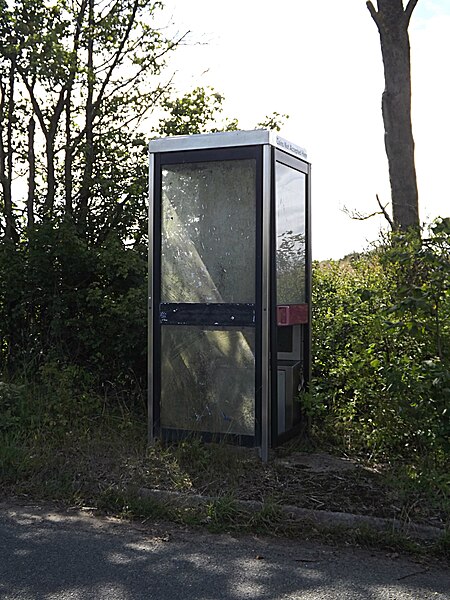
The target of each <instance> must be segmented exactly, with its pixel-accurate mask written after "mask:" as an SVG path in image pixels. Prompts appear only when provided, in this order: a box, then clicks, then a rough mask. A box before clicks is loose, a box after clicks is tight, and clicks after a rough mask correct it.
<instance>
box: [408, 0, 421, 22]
mask: <svg viewBox="0 0 450 600" xmlns="http://www.w3.org/2000/svg"><path fill="white" fill-rule="evenodd" d="M418 1H419V0H409V2H408V4H407V5H406V8H405V19H406V27H408V25H409V21H410V19H411V15H412V13H413V10H414V9H415V8H416V4H417V2H418Z"/></svg>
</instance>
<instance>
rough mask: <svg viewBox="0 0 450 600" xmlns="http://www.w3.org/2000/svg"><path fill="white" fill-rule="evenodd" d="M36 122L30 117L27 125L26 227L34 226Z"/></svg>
mask: <svg viewBox="0 0 450 600" xmlns="http://www.w3.org/2000/svg"><path fill="white" fill-rule="evenodd" d="M35 132H36V122H35V120H34V118H33V117H32V116H31V117H30V121H29V123H28V196H27V227H28V228H29V229H30V228H31V227H33V225H34V196H35V191H36V155H35V153H34V136H35Z"/></svg>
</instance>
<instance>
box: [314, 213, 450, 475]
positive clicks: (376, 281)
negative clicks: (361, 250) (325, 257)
mask: <svg viewBox="0 0 450 600" xmlns="http://www.w3.org/2000/svg"><path fill="white" fill-rule="evenodd" d="M449 259H450V227H449V223H448V222H447V221H445V220H442V221H439V222H437V223H435V224H434V225H433V226H432V227H431V229H430V231H429V235H427V236H424V238H423V239H422V240H421V239H420V237H419V236H418V235H417V234H415V233H410V234H397V235H395V236H393V237H392V238H391V239H389V240H385V243H384V244H382V245H381V246H380V247H378V248H377V249H376V250H374V251H372V252H369V253H367V254H365V255H362V256H359V257H354V258H351V259H349V260H346V261H343V262H330V263H326V264H315V266H314V285H313V290H314V292H313V294H314V297H313V319H314V333H313V340H314V348H313V352H314V358H313V365H314V381H313V389H312V390H311V392H310V394H309V395H308V397H307V401H308V406H309V410H310V412H311V413H312V414H313V415H315V416H316V423H322V425H323V424H325V426H326V427H327V429H328V432H329V433H330V434H331V435H333V437H334V438H335V439H336V436H338V437H339V439H340V443H341V444H343V445H345V446H346V448H347V449H348V450H352V451H355V450H357V451H359V452H363V453H365V454H366V455H367V456H372V458H377V459H382V460H387V461H395V459H397V458H401V459H402V460H406V461H407V462H408V463H409V464H410V465H411V468H412V469H413V470H414V472H416V473H417V469H419V471H420V472H421V476H426V472H427V469H430V468H431V469H434V468H437V469H440V470H442V469H444V472H445V468H446V465H447V466H448V460H449V451H450V444H449V440H450V414H449V412H450V411H449V398H450V326H449V323H450V321H449V317H450V260H449ZM442 484H444V482H442ZM445 485H447V486H448V485H449V482H447V483H445Z"/></svg>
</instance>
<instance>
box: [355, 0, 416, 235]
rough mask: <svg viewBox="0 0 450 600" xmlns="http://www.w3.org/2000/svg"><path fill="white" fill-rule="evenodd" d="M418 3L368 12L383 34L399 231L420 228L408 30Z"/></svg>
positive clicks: (382, 2)
mask: <svg viewBox="0 0 450 600" xmlns="http://www.w3.org/2000/svg"><path fill="white" fill-rule="evenodd" d="M417 2H418V0H410V1H409V2H408V4H407V6H406V8H405V9H404V8H403V2H402V0H377V5H378V11H376V10H375V8H374V6H373V4H372V2H367V8H368V9H369V11H370V14H371V15H372V18H373V20H374V21H375V23H376V25H377V27H378V31H379V34H380V42H381V53H382V56H383V65H384V79H385V89H384V92H383V97H382V112H383V121H384V130H385V136H384V141H385V147H386V154H387V158H388V163H389V179H390V184H391V195H392V215H393V223H394V227H395V228H399V229H409V228H411V227H412V228H416V229H418V228H419V226H420V222H419V200H418V192H417V179H416V168H415V162H414V139H413V134H412V125H411V58H410V45H409V35H408V26H409V21H410V18H411V14H412V12H413V10H414V8H415V6H416V4H417Z"/></svg>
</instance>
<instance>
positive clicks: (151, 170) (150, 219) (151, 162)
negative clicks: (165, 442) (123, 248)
mask: <svg viewBox="0 0 450 600" xmlns="http://www.w3.org/2000/svg"><path fill="white" fill-rule="evenodd" d="M154 177H155V156H154V154H152V153H149V175H148V319H147V335H148V356H147V361H148V362H147V369H148V370H147V386H148V389H147V394H148V415H147V418H148V441H149V443H150V444H151V443H153V441H154V414H153V406H154V397H153V388H154V379H153V373H154V364H153V363H154V360H153V301H154V298H153V263H154V238H153V227H154V221H153V215H154V203H155V193H154V189H155V187H154Z"/></svg>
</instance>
